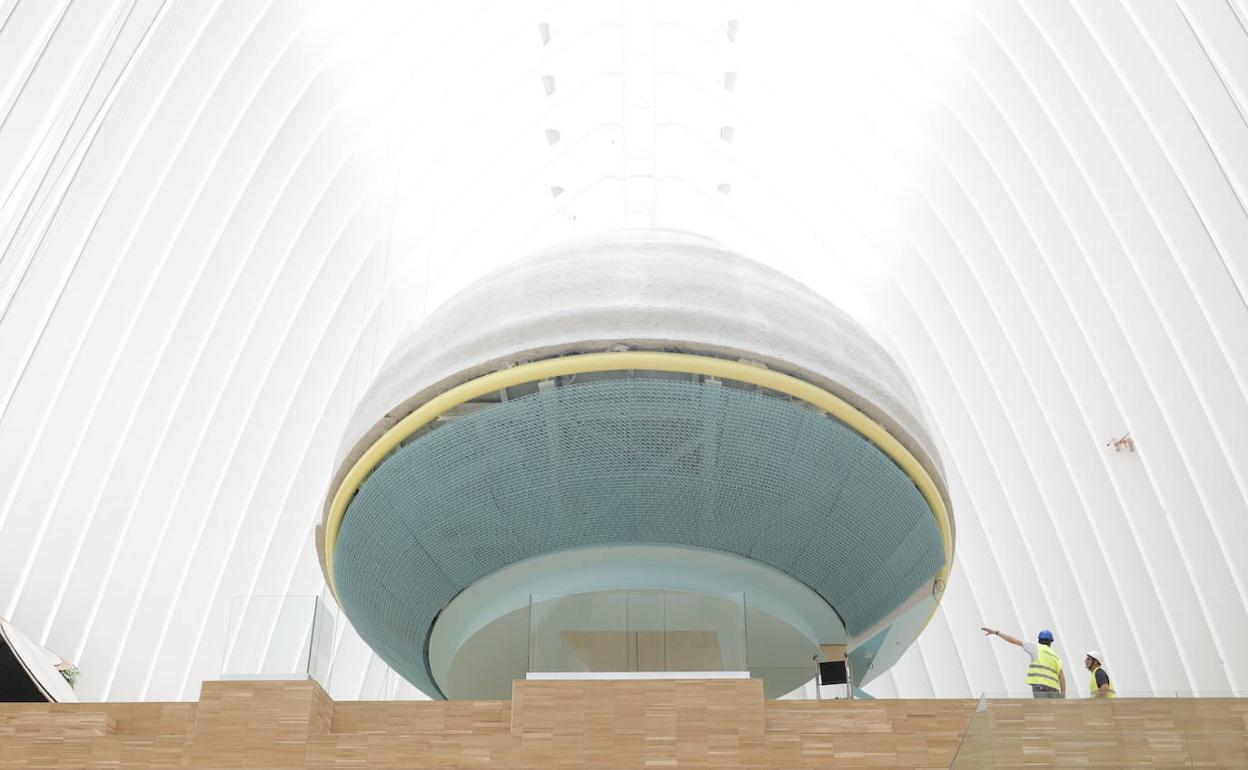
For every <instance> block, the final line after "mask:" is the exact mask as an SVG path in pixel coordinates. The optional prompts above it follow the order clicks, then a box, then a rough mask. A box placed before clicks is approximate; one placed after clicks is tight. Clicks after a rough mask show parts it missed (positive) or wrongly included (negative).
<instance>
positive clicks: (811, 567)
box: [334, 379, 943, 694]
mask: <svg viewBox="0 0 1248 770" xmlns="http://www.w3.org/2000/svg"><path fill="white" fill-rule="evenodd" d="M618 543H665V544H678V545H685V546H693V547H698V548H709V549H714V550H718V551H727V552H729V553H734V554H738V555H741V556H746V557H749V558H752V559H756V560H758V561H761V562H764V563H766V564H769V565H771V566H773V567H776V568H777V569H780V570H782V571H784V572H786V573H788V574H789V575H792V576H793V577H795V578H796V579H798V580H800V581H801V582H803V583H805V584H806V585H808V586H810V587H811V588H812V589H814V590H815V591H816V592H817V593H819V594H820V595H821V596H822V597H823V598H824V599H825V600H826V601H827V602H828V603H829V604H830V605H831V606H833V607H834V608H835V609H836V610H837V612H838V613H839V614H840V616H841V619H842V620H843V621H844V622H845V624H846V627H847V628H848V629H849V631H850V633H851V634H853V633H857V632H858V631H860V630H861V629H864V628H867V627H869V626H870V625H871V624H873V623H875V622H877V621H879V620H880V619H881V618H883V617H884V616H885V615H886V614H887V613H888V612H889V611H891V610H892V609H894V608H896V607H897V606H898V605H900V604H901V602H902V601H903V600H904V599H905V598H906V597H908V596H909V595H910V594H912V593H913V592H914V591H915V590H917V589H918V587H919V586H920V585H922V584H923V583H925V582H927V581H929V580H931V578H932V577H933V576H934V575H935V574H936V572H937V570H938V569H939V568H940V565H941V561H942V556H943V550H942V546H941V540H940V534H939V531H938V530H937V527H936V523H935V520H934V519H933V516H932V512H931V510H930V509H929V508H928V506H927V504H926V503H925V502H924V500H923V498H922V496H921V495H920V494H919V491H918V489H917V488H916V487H915V486H914V484H913V482H911V481H910V479H909V478H908V477H907V476H906V475H905V473H903V472H902V471H901V469H900V468H898V467H897V466H896V465H895V464H894V463H893V462H892V461H891V460H890V459H888V457H886V456H885V455H884V454H883V453H881V452H880V451H879V450H878V449H876V448H875V446H874V445H872V444H871V443H870V442H868V441H867V440H866V439H864V438H862V437H861V436H859V435H858V434H857V433H855V432H854V431H853V430H851V429H850V428H848V427H846V426H845V425H843V424H842V423H840V422H838V421H836V420H834V419H831V418H830V417H828V416H827V415H826V414H824V413H821V412H816V411H813V410H811V409H808V408H805V407H803V406H802V405H800V404H795V403H792V402H789V401H785V400H780V399H776V398H770V397H767V396H763V395H760V394H758V393H755V392H752V391H744V390H739V389H736V388H732V387H727V386H716V385H705V384H700V383H695V382H688V381H676V380H649V379H619V380H607V381H599V382H593V383H586V384H579V385H568V386H564V387H559V388H551V389H548V390H544V391H540V392H538V393H534V394H531V395H527V396H524V397H522V398H518V399H515V400H512V401H508V402H505V403H502V404H498V405H494V406H489V407H486V408H484V409H481V410H480V411H477V412H474V413H472V414H469V415H466V416H463V417H459V418H457V419H455V420H453V421H451V422H449V423H448V424H446V425H445V426H443V427H439V428H437V429H436V430H432V431H429V432H428V433H426V434H424V435H422V436H420V437H418V438H417V439H415V440H413V441H412V442H411V443H409V444H408V445H406V446H404V447H402V448H400V449H399V450H398V451H397V452H395V453H394V454H392V455H391V456H390V457H389V458H387V459H386V460H385V461H384V462H383V463H382V465H381V466H380V467H379V468H378V469H377V470H375V471H374V472H373V474H372V475H371V476H370V477H369V478H368V480H367V481H366V482H365V483H364V485H363V486H362V487H361V489H360V491H359V493H358V494H357V495H356V497H355V499H354V500H353V501H352V502H351V504H350V506H349V507H348V509H347V513H346V516H345V519H344V522H343V526H342V530H341V533H340V535H339V539H338V546H337V551H336V553H335V562H334V563H335V571H336V578H337V582H338V592H339V597H340V599H341V600H342V604H343V607H344V608H345V609H346V612H347V614H348V615H349V616H350V618H351V621H352V623H353V624H354V625H355V627H356V629H357V630H358V631H359V632H360V634H361V636H363V638H364V639H365V641H367V642H368V643H369V644H370V645H371V646H372V647H373V649H375V650H376V651H377V652H378V654H380V655H381V656H382V658H384V659H385V660H386V661H387V662H388V663H389V664H390V665H391V666H392V667H393V668H395V670H397V671H398V672H399V673H400V674H402V675H403V676H404V677H405V678H407V679H408V680H409V681H410V682H412V683H413V684H414V685H416V686H417V687H420V688H421V689H423V690H424V691H426V692H429V693H432V694H436V693H437V692H438V691H437V688H436V687H435V686H434V684H433V682H432V680H431V677H430V674H429V671H428V668H427V666H426V662H425V645H426V642H427V639H428V635H429V630H430V627H431V625H432V623H433V621H434V619H435V617H436V616H437V614H438V612H439V611H440V610H441V609H442V608H443V607H445V606H446V605H447V604H448V603H449V602H450V601H451V599H452V598H453V597H454V596H455V595H456V594H458V593H459V592H460V591H462V590H464V589H465V588H467V587H468V586H469V585H471V584H473V583H474V582H476V581H477V580H479V579H481V578H483V577H485V576H487V575H489V574H491V573H494V572H496V571H498V570H500V569H502V568H504V567H506V566H508V565H510V564H513V563H515V562H518V561H521V560H524V559H528V558H531V557H534V556H539V555H541V554H545V553H549V552H552V551H560V550H565V549H569V548H578V547H584V546H594V545H606V544H618Z"/></svg>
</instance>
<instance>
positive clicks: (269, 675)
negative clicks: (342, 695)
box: [221, 596, 335, 686]
mask: <svg viewBox="0 0 1248 770" xmlns="http://www.w3.org/2000/svg"><path fill="white" fill-rule="evenodd" d="M334 624H335V617H334V615H333V613H332V612H331V611H330V610H329V609H328V608H327V607H326V606H325V604H324V602H322V601H321V599H320V597H319V596H236V597H234V599H233V601H232V602H231V604H230V619H229V623H228V625H227V626H226V640H225V652H224V655H223V657H222V663H221V678H222V679H313V680H315V681H317V682H319V683H320V684H321V685H322V686H325V685H326V683H327V682H328V681H329V667H330V657H331V653H332V649H333V637H334Z"/></svg>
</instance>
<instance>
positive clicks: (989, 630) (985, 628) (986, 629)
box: [979, 626, 997, 636]
mask: <svg viewBox="0 0 1248 770" xmlns="http://www.w3.org/2000/svg"><path fill="white" fill-rule="evenodd" d="M979 630H980V631H983V632H984V636H992V635H993V634H995V633H997V631H996V629H995V628H989V627H988V626H980V627H979Z"/></svg>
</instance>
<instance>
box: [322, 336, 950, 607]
mask: <svg viewBox="0 0 1248 770" xmlns="http://www.w3.org/2000/svg"><path fill="white" fill-rule="evenodd" d="M626 369H644V370H649V371H658V372H680V373H684V374H699V375H703V376H707V377H716V378H720V379H726V380H737V381H738V382H745V383H748V384H750V385H757V386H759V387H763V388H768V389H770V390H775V391H778V392H780V393H784V394H786V395H789V396H792V397H794V398H798V399H801V400H802V401H806V402H807V403H810V404H813V405H815V406H817V407H819V408H820V409H822V410H824V411H825V412H827V413H829V414H831V415H832V416H833V417H835V418H837V419H838V420H840V421H841V422H843V423H845V424H846V425H848V426H849V427H851V428H853V429H854V430H855V431H857V432H858V433H859V434H860V435H861V436H862V437H863V438H865V439H867V440H868V441H870V442H871V443H872V444H875V446H876V447H877V448H879V450H880V451H882V452H883V453H884V454H886V455H888V456H889V458H891V459H892V460H893V462H895V463H897V465H898V466H899V467H900V468H901V469H902V470H903V471H905V473H906V475H907V476H909V477H910V479H911V480H912V481H913V482H914V484H915V486H916V487H918V489H919V493H920V494H921V495H923V499H924V501H926V502H927V505H928V507H929V508H931V509H932V515H933V516H935V517H936V526H937V528H938V529H939V530H940V539H941V541H942V542H943V543H944V547H945V563H944V566H942V567H941V569H940V572H939V573H937V576H936V577H937V580H939V581H940V585H941V586H943V585H945V584H946V583H947V582H948V577H949V570H950V569H951V568H952V566H953V530H952V528H951V526H950V524H949V512H948V510H946V508H945V501H944V499H943V498H941V496H940V491H939V490H938V489H937V488H936V483H935V482H934V481H932V477H931V476H930V475H929V474H928V472H927V469H926V468H924V467H923V465H922V464H921V463H920V462H919V461H918V460H917V459H915V457H914V455H912V454H910V450H908V449H906V448H905V446H903V445H902V443H901V442H900V441H898V440H897V439H896V438H894V437H893V436H892V434H890V433H889V432H888V431H887V430H885V429H884V427H883V426H882V425H880V424H879V423H877V422H875V421H874V420H872V419H871V418H870V417H868V416H866V415H865V414H863V413H862V412H860V411H859V410H858V409H857V408H855V407H854V406H853V405H852V404H850V403H849V402H847V401H845V400H844V399H842V398H840V397H839V396H836V395H834V394H832V393H829V392H828V391H826V390H824V389H822V388H819V387H817V386H815V385H811V384H810V383H808V382H804V381H802V380H799V379H797V378H796V377H792V376H790V375H787V374H783V373H781V372H775V371H772V370H770V369H765V368H763V367H761V366H754V365H751V364H745V363H741V362H739V361H728V360H725V359H722V358H711V357H709V356H698V355H691V354H688V353H653V352H645V351H626V352H621V353H585V354H581V355H572V356H564V357H562V358H548V359H545V360H543V361H534V362H532V363H528V364H522V365H520V366H516V367H513V368H511V369H503V370H500V371H497V372H491V373H489V374H486V375H483V376H481V377H478V378H477V379H475V380H469V381H468V382H465V383H462V384H460V385H456V386H455V387H453V388H451V389H450V390H448V391H446V392H445V393H441V394H439V395H437V396H434V397H433V398H431V399H430V400H428V401H426V402H425V403H424V404H421V405H420V406H419V407H417V408H416V409H415V410H414V411H413V412H412V413H411V414H409V415H407V416H406V417H404V418H403V419H402V420H399V421H398V422H397V423H395V424H394V426H393V427H391V428H390V429H389V430H388V431H386V432H385V433H384V434H382V436H381V438H379V439H377V441H376V442H374V443H373V445H372V446H370V447H369V448H368V449H367V450H365V451H364V454H362V455H360V458H359V459H358V460H356V461H355V464H354V465H352V466H351V470H349V471H348V472H347V475H346V476H345V477H343V479H342V483H341V484H339V485H338V491H337V492H336V493H335V494H334V499H333V502H332V503H330V507H329V515H328V517H327V518H326V522H325V574H326V575H328V576H329V586H330V590H332V591H333V592H334V596H335V598H336V597H337V596H338V585H337V580H336V579H335V577H334V548H335V547H336V546H337V544H338V533H339V532H340V531H341V529H342V520H343V517H344V516H346V513H347V506H348V505H349V504H350V503H351V499H352V498H353V497H354V496H355V493H356V491H357V490H358V489H359V488H360V485H361V484H363V483H364V480H365V479H366V478H368V476H369V474H371V473H372V472H373V470H374V469H375V468H376V467H377V466H378V465H379V464H380V463H381V461H382V460H383V459H384V458H385V457H386V455H388V454H389V453H390V452H391V451H393V450H394V449H395V448H396V447H397V446H399V444H400V443H402V442H403V441H404V440H405V439H406V438H408V437H409V436H411V435H412V434H413V433H415V432H416V431H418V430H420V429H421V428H423V427H424V426H426V425H428V424H429V423H431V422H433V421H434V420H435V419H437V418H438V417H440V416H441V415H443V414H445V413H447V412H448V411H450V410H451V409H454V408H455V407H457V406H459V405H460V404H465V403H467V402H469V401H472V400H473V399H475V398H479V397H481V396H484V395H486V394H487V393H493V392H495V391H499V390H502V389H504V388H510V387H513V386H516V385H521V384H524V383H527V382H540V381H541V380H548V379H552V378H554V377H562V376H566V375H569V374H585V373H587V372H606V371H621V370H626ZM938 601H939V600H938Z"/></svg>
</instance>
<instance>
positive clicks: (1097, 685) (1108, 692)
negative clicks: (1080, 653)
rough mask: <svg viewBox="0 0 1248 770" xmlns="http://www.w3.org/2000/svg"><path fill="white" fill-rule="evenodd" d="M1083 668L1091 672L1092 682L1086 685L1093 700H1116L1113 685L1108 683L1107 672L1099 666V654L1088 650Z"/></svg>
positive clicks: (1116, 694)
mask: <svg viewBox="0 0 1248 770" xmlns="http://www.w3.org/2000/svg"><path fill="white" fill-rule="evenodd" d="M1083 665H1084V668H1086V669H1087V670H1088V671H1090V672H1092V681H1091V682H1090V683H1089V684H1088V688H1089V690H1090V691H1091V693H1092V697H1093V698H1117V697H1118V693H1117V692H1115V691H1114V685H1113V683H1112V682H1110V681H1109V672H1108V671H1106V670H1105V667H1104V666H1103V665H1101V653H1099V652H1097V651H1096V650H1088V652H1087V654H1086V656H1085V657H1084V659H1083Z"/></svg>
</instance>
